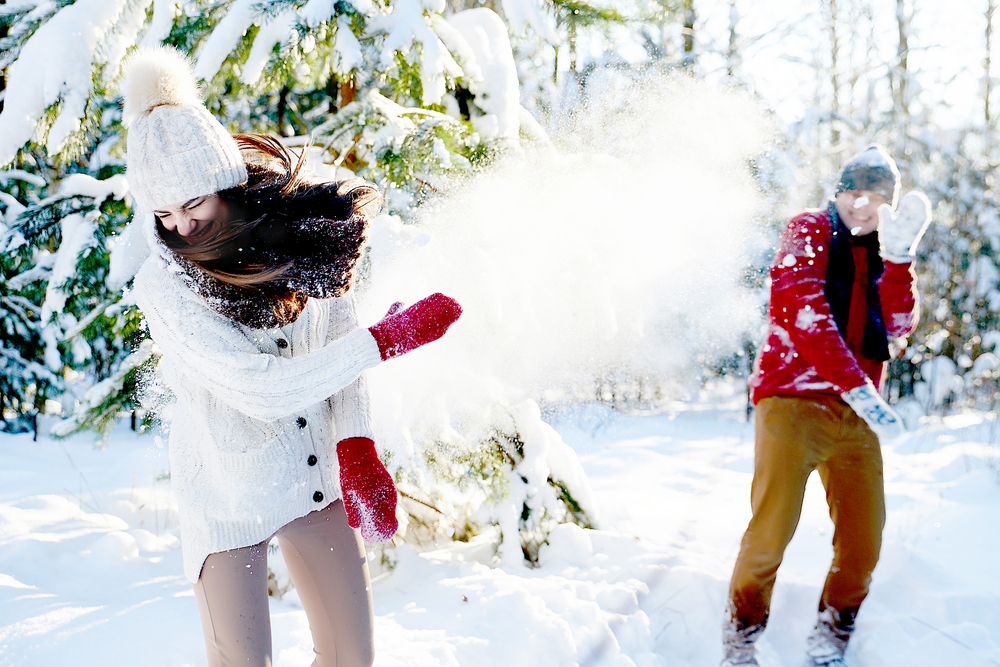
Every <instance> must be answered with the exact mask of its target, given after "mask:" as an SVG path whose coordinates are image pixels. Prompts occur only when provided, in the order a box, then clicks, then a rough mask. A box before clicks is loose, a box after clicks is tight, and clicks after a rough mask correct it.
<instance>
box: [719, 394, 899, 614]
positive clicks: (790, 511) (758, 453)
mask: <svg viewBox="0 0 1000 667" xmlns="http://www.w3.org/2000/svg"><path fill="white" fill-rule="evenodd" d="M755 428H756V439H755V445H754V476H753V485H752V487H751V492H750V503H751V507H752V509H753V518H752V519H750V525H749V526H748V527H747V531H746V533H745V534H744V535H743V541H742V544H741V546H740V554H739V557H738V558H737V559H736V567H735V569H734V571H733V578H732V582H731V584H730V588H729V599H730V613H731V614H732V620H733V621H734V622H735V626H736V628H737V629H743V628H749V627H752V626H754V625H762V624H765V623H766V622H767V617H768V612H769V609H770V605H771V593H772V591H773V589H774V581H775V577H776V575H777V572H778V566H779V565H781V559H782V557H783V556H784V553H785V547H787V546H788V543H789V541H791V539H792V535H793V534H794V533H795V528H796V526H797V525H798V523H799V515H800V514H801V512H802V498H803V496H804V494H805V488H806V480H807V479H808V477H809V474H810V473H811V472H812V471H813V470H817V471H819V476H820V479H821V480H822V482H823V488H824V489H826V502H827V504H828V505H829V507H830V518H831V519H833V525H834V532H833V564H832V565H831V566H830V572H829V574H827V577H826V584H825V585H824V587H823V594H822V596H821V598H820V604H819V608H820V609H821V610H823V609H827V608H831V609H833V610H834V611H836V612H837V614H838V618H839V619H842V621H841V622H842V623H844V624H845V625H847V626H850V625H853V621H854V616H855V615H856V614H857V611H858V608H859V607H860V606H861V602H862V601H863V600H864V599H865V597H866V596H867V595H868V587H869V585H870V584H871V573H872V570H874V569H875V564H876V563H877V562H878V556H879V550H880V549H881V546H882V528H883V527H884V526H885V491H884V489H883V483H882V452H881V449H880V447H879V442H878V437H877V436H876V435H875V434H874V433H873V432H872V430H871V429H870V428H868V425H867V424H865V423H864V421H863V420H862V419H861V418H860V417H858V416H857V414H855V412H854V411H853V410H852V409H851V408H850V407H849V406H848V405H847V404H846V403H844V402H843V401H841V400H839V399H837V398H834V397H830V398H818V399H817V398H795V397H771V398H765V399H763V400H761V401H760V403H758V405H757V409H756V423H755Z"/></svg>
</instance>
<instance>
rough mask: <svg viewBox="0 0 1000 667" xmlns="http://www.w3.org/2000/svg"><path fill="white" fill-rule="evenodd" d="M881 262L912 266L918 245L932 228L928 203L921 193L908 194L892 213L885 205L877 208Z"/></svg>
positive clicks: (929, 203)
mask: <svg viewBox="0 0 1000 667" xmlns="http://www.w3.org/2000/svg"><path fill="white" fill-rule="evenodd" d="M878 219H879V228H878V235H879V241H880V244H881V246H882V252H881V255H882V259H884V260H886V261H889V262H893V263H894V264H906V263H908V262H912V261H913V260H914V258H915V257H916V256H917V244H918V243H920V239H921V237H923V235H924V232H926V231H927V227H928V226H929V225H930V224H931V202H930V200H929V199H927V195H925V194H924V193H923V192H917V191H916V190H914V191H912V192H907V193H906V194H905V195H903V196H902V198H901V199H900V200H899V206H897V207H896V212H895V213H893V211H892V209H891V208H889V206H888V205H886V204H883V205H882V206H879V207H878Z"/></svg>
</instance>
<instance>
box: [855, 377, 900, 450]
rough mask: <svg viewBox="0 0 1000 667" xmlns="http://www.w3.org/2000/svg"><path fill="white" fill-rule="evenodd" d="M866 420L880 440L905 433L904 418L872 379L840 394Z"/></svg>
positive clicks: (890, 438)
mask: <svg viewBox="0 0 1000 667" xmlns="http://www.w3.org/2000/svg"><path fill="white" fill-rule="evenodd" d="M840 397H841V398H842V399H844V402H845V403H847V404H848V405H849V406H851V409H852V410H854V412H856V413H857V414H858V416H859V417H861V418H862V419H864V420H865V422H866V423H867V424H868V426H869V427H870V428H871V430H872V431H874V432H875V435H877V436H878V439H879V440H880V441H882V440H892V439H893V438H895V437H896V436H899V435H902V434H903V430H904V429H903V420H902V419H900V418H899V415H897V414H896V412H895V411H894V410H893V409H892V408H890V407H889V404H888V403H886V402H885V400H884V399H883V398H882V397H881V396H880V395H879V393H878V391H877V390H876V389H875V385H874V384H872V381H871V380H868V381H867V382H866V383H865V384H863V385H860V386H857V387H855V388H854V389H851V390H850V391H845V392H844V393H842V394H841V395H840Z"/></svg>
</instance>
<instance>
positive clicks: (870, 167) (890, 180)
mask: <svg viewBox="0 0 1000 667" xmlns="http://www.w3.org/2000/svg"><path fill="white" fill-rule="evenodd" d="M848 190H868V191H870V192H874V193H876V194H880V195H882V196H883V197H885V200H886V201H887V202H888V203H889V206H892V207H895V206H896V195H897V193H898V192H899V169H897V168H896V163H895V161H893V159H892V158H891V157H890V156H889V153H888V152H887V151H886V150H885V148H883V147H882V146H880V145H879V144H871V145H869V146H868V147H867V148H865V150H863V151H861V152H860V153H858V154H857V155H855V156H854V157H852V158H851V159H850V160H848V161H847V162H846V163H844V168H843V169H842V170H841V172H840V180H839V181H837V194H840V193H841V192H846V191H848Z"/></svg>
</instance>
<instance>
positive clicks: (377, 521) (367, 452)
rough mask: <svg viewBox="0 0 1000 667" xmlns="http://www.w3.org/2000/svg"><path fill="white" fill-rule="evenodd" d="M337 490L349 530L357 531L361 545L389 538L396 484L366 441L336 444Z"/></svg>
mask: <svg viewBox="0 0 1000 667" xmlns="http://www.w3.org/2000/svg"><path fill="white" fill-rule="evenodd" d="M337 460H338V461H339V462H340V491H341V493H342V494H343V496H344V509H346V510H347V522H348V523H349V524H350V525H351V528H361V537H363V538H364V540H365V542H371V543H373V544H377V543H379V542H385V541H386V540H390V539H392V536H393V535H395V534H396V529H397V528H398V527H399V524H398V522H397V521H396V485H395V484H393V483H392V476H391V475H390V474H389V472H388V471H387V470H386V469H385V466H384V465H382V461H380V460H379V458H378V453H377V452H376V451H375V443H374V442H372V440H371V439H370V438H347V439H345V440H341V441H340V442H339V443H338V444H337Z"/></svg>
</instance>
